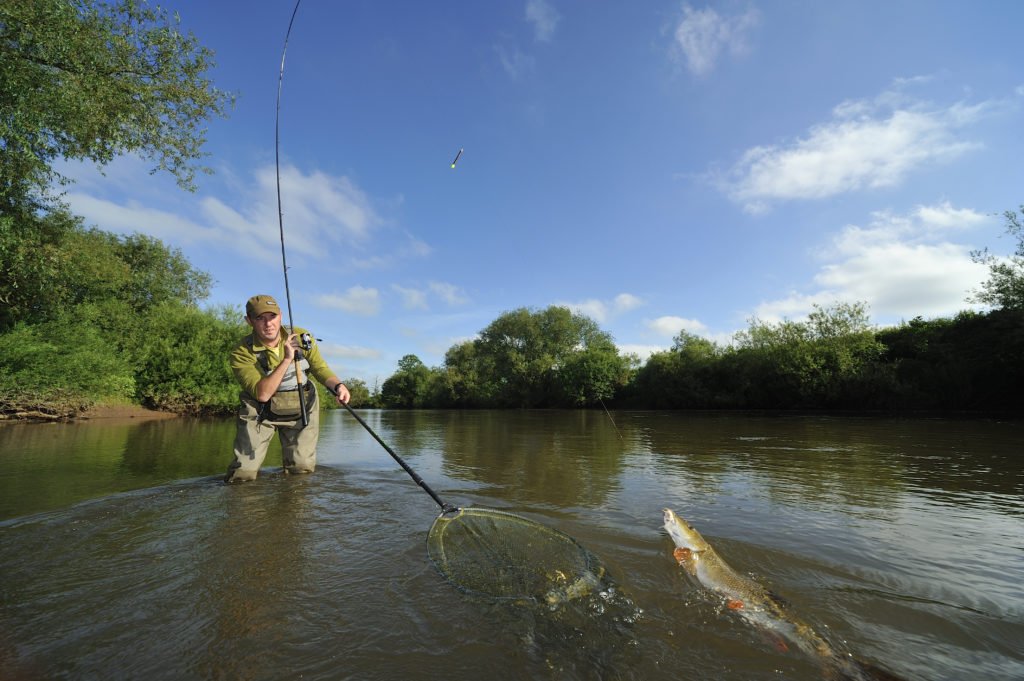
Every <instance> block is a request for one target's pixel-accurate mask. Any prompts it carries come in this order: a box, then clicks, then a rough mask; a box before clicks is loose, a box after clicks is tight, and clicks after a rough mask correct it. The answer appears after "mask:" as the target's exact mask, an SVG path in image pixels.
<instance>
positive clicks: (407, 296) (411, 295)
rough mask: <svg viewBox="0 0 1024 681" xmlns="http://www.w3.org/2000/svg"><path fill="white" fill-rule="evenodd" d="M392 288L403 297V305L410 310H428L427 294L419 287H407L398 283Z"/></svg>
mask: <svg viewBox="0 0 1024 681" xmlns="http://www.w3.org/2000/svg"><path fill="white" fill-rule="evenodd" d="M391 288H392V289H393V290H394V291H395V292H396V293H397V294H398V295H399V296H400V297H401V298H402V306H403V307H405V308H406V309H408V310H426V309H429V306H428V305H427V294H426V293H424V292H423V291H420V290H419V289H414V288H405V287H403V286H399V285H398V284H392V285H391Z"/></svg>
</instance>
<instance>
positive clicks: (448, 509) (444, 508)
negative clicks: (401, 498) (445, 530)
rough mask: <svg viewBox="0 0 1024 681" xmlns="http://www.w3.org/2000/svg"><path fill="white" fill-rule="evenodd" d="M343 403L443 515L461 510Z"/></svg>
mask: <svg viewBox="0 0 1024 681" xmlns="http://www.w3.org/2000/svg"><path fill="white" fill-rule="evenodd" d="M341 404H342V406H343V407H345V409H348V413H349V414H352V417H353V418H355V420H356V421H359V425H361V426H362V427H363V428H365V429H366V432H367V433H369V434H370V435H372V436H373V439H374V440H376V441H377V442H378V443H379V444H380V446H381V447H383V448H384V451H386V452H387V453H388V454H390V455H391V458H392V459H394V460H395V461H397V462H398V465H399V466H401V467H402V469H403V470H405V472H406V473H408V474H409V477H410V478H412V480H413V482H415V483H416V484H417V485H419V486H420V487H422V488H423V490H424V491H425V492H426V493H427V494H429V495H430V498H431V499H433V500H434V501H435V502H436V503H437V505H438V506H440V507H441V513H442V515H443V514H445V513H452V512H455V511H458V510H460V509H459V507H458V506H452V505H451V504H449V503H447V502H444V501H442V500H441V497H439V496H437V493H436V492H435V491H434V490H432V489H431V488H430V485H428V484H427V483H426V482H424V481H423V478H421V477H420V476H419V475H417V474H416V471H414V470H413V469H412V466H410V465H409V464H407V463H406V462H405V460H404V459H403V458H402V457H400V456H399V455H398V454H397V453H395V450H393V449H391V447H389V446H388V443H386V442H384V440H382V439H381V437H380V435H377V433H375V432H374V430H373V428H371V427H370V425H369V424H368V423H367V422H366V421H364V420H363V417H361V416H360V415H359V414H357V413H356V412H355V410H354V409H352V407H350V406H348V403H347V402H342V403H341Z"/></svg>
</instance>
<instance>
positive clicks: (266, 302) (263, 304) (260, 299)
mask: <svg viewBox="0 0 1024 681" xmlns="http://www.w3.org/2000/svg"><path fill="white" fill-rule="evenodd" d="M264 312H273V313H274V314H281V308H280V306H278V304H277V301H276V300H274V299H273V297H271V296H253V297H252V298H250V299H249V302H247V303H246V304H245V316H246V317H248V318H249V319H256V317H259V316H260V315H261V314H263V313H264Z"/></svg>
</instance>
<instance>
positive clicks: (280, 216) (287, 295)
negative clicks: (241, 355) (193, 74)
mask: <svg viewBox="0 0 1024 681" xmlns="http://www.w3.org/2000/svg"><path fill="white" fill-rule="evenodd" d="M301 3H302V0H295V9H293V10H292V18H291V21H289V22H288V32H287V33H285V36H284V47H283V48H282V49H281V71H280V74H279V75H278V78H277V108H276V111H275V113H274V175H275V177H276V179H277V224H278V227H279V228H280V231H281V267H282V269H283V270H284V299H285V303H286V304H287V306H288V329H289V330H290V332H291V333H295V322H294V320H293V318H292V295H291V291H290V290H289V289H288V256H287V255H286V254H285V249H284V212H283V211H282V209H281V89H282V87H283V85H284V59H285V56H286V55H287V54H288V39H289V38H290V37H291V35H292V25H293V24H295V15H296V14H298V13H299V5H300V4H301ZM300 360H302V348H301V347H300V348H298V349H297V350H296V353H295V383H296V385H297V386H298V391H299V412H300V413H301V414H302V427H303V428H305V427H306V426H308V425H309V414H307V413H306V391H305V390H304V389H303V387H302V370H301V368H300V367H299V362H300Z"/></svg>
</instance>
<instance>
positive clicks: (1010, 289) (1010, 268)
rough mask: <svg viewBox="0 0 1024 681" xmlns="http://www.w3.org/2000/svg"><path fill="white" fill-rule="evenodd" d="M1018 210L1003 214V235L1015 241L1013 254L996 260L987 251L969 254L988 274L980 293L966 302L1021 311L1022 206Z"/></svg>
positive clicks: (1023, 300) (1023, 301) (1023, 291)
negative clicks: (983, 265)
mask: <svg viewBox="0 0 1024 681" xmlns="http://www.w3.org/2000/svg"><path fill="white" fill-rule="evenodd" d="M1020 211H1021V212H1020V214H1017V213H1015V212H1014V211H1012V210H1008V211H1006V212H1005V213H1003V217H1004V218H1006V233H1007V234H1009V235H1010V236H1012V237H1013V238H1014V239H1016V240H1017V247H1016V249H1015V250H1014V253H1013V255H1011V256H1009V257H1008V258H998V257H996V256H995V255H993V254H992V253H990V252H989V250H988V249H987V248H985V249H983V250H980V251H972V252H971V258H972V259H973V260H974V262H977V263H982V264H985V265H988V272H989V274H988V280H987V281H985V282H984V283H982V285H981V290H980V291H974V292H973V295H972V296H971V297H970V298H968V300H969V301H971V302H975V303H981V304H983V305H988V306H991V307H993V308H996V309H1005V310H1024V222H1022V219H1024V206H1021V207H1020Z"/></svg>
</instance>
